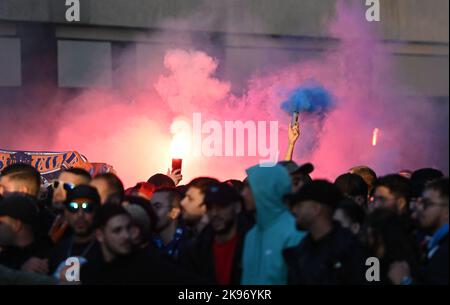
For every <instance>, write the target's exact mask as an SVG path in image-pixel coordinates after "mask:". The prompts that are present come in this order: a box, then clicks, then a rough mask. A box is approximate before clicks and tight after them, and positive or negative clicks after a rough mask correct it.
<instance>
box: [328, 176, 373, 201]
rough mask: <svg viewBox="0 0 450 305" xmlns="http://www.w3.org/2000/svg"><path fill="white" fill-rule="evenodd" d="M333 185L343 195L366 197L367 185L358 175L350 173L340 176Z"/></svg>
mask: <svg viewBox="0 0 450 305" xmlns="http://www.w3.org/2000/svg"><path fill="white" fill-rule="evenodd" d="M334 184H335V185H336V186H337V187H338V188H339V189H340V190H341V192H342V193H343V194H345V195H348V196H363V197H364V198H366V197H367V194H368V189H369V188H368V185H367V183H366V182H365V181H364V179H363V178H362V177H361V176H359V175H356V174H350V173H346V174H342V175H340V176H339V177H337V178H336V180H335V181H334Z"/></svg>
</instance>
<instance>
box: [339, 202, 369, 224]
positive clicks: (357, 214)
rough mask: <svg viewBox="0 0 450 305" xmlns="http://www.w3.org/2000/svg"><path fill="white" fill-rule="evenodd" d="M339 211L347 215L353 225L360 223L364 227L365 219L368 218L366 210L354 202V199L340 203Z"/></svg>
mask: <svg viewBox="0 0 450 305" xmlns="http://www.w3.org/2000/svg"><path fill="white" fill-rule="evenodd" d="M337 208H338V209H339V210H342V212H343V213H344V214H345V216H346V217H347V218H348V219H350V221H351V222H352V223H358V224H360V225H362V224H363V223H364V219H365V217H366V212H365V211H364V209H363V208H362V207H361V206H360V205H359V204H357V203H356V202H354V201H353V200H352V199H348V198H346V199H344V200H342V201H341V202H339V205H338V207H337Z"/></svg>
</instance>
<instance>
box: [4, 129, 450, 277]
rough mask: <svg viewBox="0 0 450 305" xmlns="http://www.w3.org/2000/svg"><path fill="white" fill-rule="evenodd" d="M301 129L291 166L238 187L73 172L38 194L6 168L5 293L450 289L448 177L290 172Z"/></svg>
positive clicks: (30, 172)
mask: <svg viewBox="0 0 450 305" xmlns="http://www.w3.org/2000/svg"><path fill="white" fill-rule="evenodd" d="M297 128H298V126H291V130H290V132H289V139H290V149H289V150H288V151H289V153H288V154H287V156H286V160H285V161H281V162H279V163H278V164H277V165H275V166H273V167H261V166H253V167H250V168H248V169H247V170H246V173H247V178H246V179H245V180H244V181H239V180H228V181H219V180H217V179H215V178H212V177H198V178H195V179H194V180H192V181H190V182H189V183H188V184H186V185H182V184H181V179H182V176H181V173H180V171H179V170H177V171H174V172H169V173H168V174H167V175H164V174H156V175H153V176H152V177H150V178H149V179H148V181H146V182H139V183H137V184H136V185H135V186H134V187H132V188H129V189H124V186H123V184H122V182H121V180H120V178H119V177H118V176H116V175H115V174H113V173H105V174H100V175H97V176H95V177H91V176H90V174H89V173H88V172H86V171H85V170H83V169H80V168H69V169H66V170H64V171H62V172H61V174H60V175H59V177H58V179H56V180H54V181H52V183H51V184H50V185H48V186H44V185H42V181H41V180H42V179H41V176H40V174H39V172H38V171H37V170H36V169H35V168H34V167H32V166H31V165H29V164H25V163H14V164H11V165H9V166H8V167H6V168H5V169H4V170H3V171H2V172H1V174H0V196H1V199H0V284H84V285H89V284H179V285H184V284H186V285H192V284H218V285H230V284H232V285H248V284H250V285H253V284H256V285H260V284H263V285H264V284H290V285H299V284H362V285H365V284H367V285H380V284H381V285H391V284H394V285H415V284H448V277H449V275H448V262H449V253H448V215H449V192H448V188H449V181H448V178H447V177H444V174H443V173H442V172H440V171H439V170H436V169H431V168H423V169H418V170H415V171H412V172H411V171H400V172H398V173H393V174H389V175H385V176H382V177H377V175H376V173H375V172H374V171H373V170H372V169H370V168H369V167H367V166H358V167H354V168H351V169H349V170H348V172H346V173H343V174H342V175H340V176H339V177H337V178H336V179H335V181H326V180H314V179H312V178H311V176H310V174H311V173H312V171H313V169H314V167H313V165H312V164H309V163H308V164H304V165H302V166H299V165H297V164H296V163H295V162H294V161H292V160H291V157H292V151H293V149H292V148H293V145H294V144H295V141H296V139H297V138H298V129H297ZM369 258H372V259H373V258H376V261H378V262H379V265H378V269H377V268H375V269H373V268H372V267H373V266H370V265H368V264H367V261H368V259H369ZM74 262H76V264H74ZM74 266H75V267H77V266H78V267H79V268H78V269H76V268H74ZM375 267H377V266H375ZM370 268H372V269H371V270H370V272H369V271H368V269H370ZM77 270H78V271H77ZM377 272H378V273H379V275H378V276H377V275H376V274H377ZM368 273H371V276H368ZM374 274H375V275H374Z"/></svg>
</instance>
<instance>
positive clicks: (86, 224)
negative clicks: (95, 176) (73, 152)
mask: <svg viewBox="0 0 450 305" xmlns="http://www.w3.org/2000/svg"><path fill="white" fill-rule="evenodd" d="M64 206H65V210H64V217H65V219H66V220H67V222H68V224H69V229H70V230H69V232H70V233H69V234H68V236H67V237H65V238H64V239H62V240H61V241H60V242H59V243H58V244H57V245H56V247H55V249H54V251H53V253H52V255H51V258H50V272H51V274H53V275H54V276H55V277H56V278H58V279H64V274H65V270H66V267H67V266H66V260H67V259H68V258H70V257H76V258H78V260H79V261H80V264H84V263H86V262H89V261H91V260H94V261H95V260H96V259H98V258H99V255H100V249H99V245H98V244H97V242H96V240H95V236H94V231H93V219H94V214H95V211H96V210H97V209H98V207H99V206H100V196H99V195H98V192H97V190H96V189H95V188H93V187H91V186H89V185H78V186H76V187H74V188H73V189H69V190H68V191H67V196H66V200H65V203H64Z"/></svg>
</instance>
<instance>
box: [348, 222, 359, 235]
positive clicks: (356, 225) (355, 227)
mask: <svg viewBox="0 0 450 305" xmlns="http://www.w3.org/2000/svg"><path fill="white" fill-rule="evenodd" d="M350 230H351V231H352V232H353V234H355V235H356V234H358V233H359V231H360V230H361V225H360V224H359V223H353V224H352V225H351V226H350Z"/></svg>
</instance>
